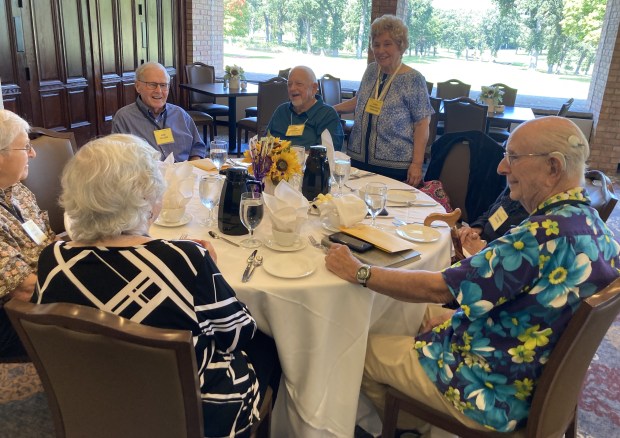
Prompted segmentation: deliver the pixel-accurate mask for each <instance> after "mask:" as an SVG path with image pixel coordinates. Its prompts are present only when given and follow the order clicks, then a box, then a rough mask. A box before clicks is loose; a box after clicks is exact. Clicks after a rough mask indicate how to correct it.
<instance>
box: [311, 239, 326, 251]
mask: <svg viewBox="0 0 620 438" xmlns="http://www.w3.org/2000/svg"><path fill="white" fill-rule="evenodd" d="M308 240H309V241H310V243H311V244H312V246H314V247H315V248H318V249H320V250H321V251H323V252H327V247H326V246H325V245H323V244H321V243H320V242H317V240H316V239H315V238H314V236H308Z"/></svg>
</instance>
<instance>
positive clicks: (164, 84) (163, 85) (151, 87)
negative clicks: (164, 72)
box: [138, 79, 170, 90]
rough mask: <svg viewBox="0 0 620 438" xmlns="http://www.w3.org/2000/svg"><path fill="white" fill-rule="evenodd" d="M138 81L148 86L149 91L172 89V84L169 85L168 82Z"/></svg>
mask: <svg viewBox="0 0 620 438" xmlns="http://www.w3.org/2000/svg"><path fill="white" fill-rule="evenodd" d="M138 81H139V82H142V83H143V84H146V88H147V90H157V87H159V88H161V89H162V90H167V89H168V88H170V84H168V83H167V82H146V81H141V80H140V79H138Z"/></svg>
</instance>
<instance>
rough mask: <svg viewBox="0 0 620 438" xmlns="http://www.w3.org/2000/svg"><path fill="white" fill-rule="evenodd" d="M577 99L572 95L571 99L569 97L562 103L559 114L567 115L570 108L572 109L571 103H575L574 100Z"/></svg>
mask: <svg viewBox="0 0 620 438" xmlns="http://www.w3.org/2000/svg"><path fill="white" fill-rule="evenodd" d="M574 101H575V99H573V98H572V97H571V98H570V99H568V100H567V101H566V102H564V103H563V104H562V106H561V107H560V110H559V111H558V114H557V115H558V116H559V117H566V114H568V110H569V109H570V107H571V105H572V104H573V102H574Z"/></svg>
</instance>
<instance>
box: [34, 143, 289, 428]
mask: <svg viewBox="0 0 620 438" xmlns="http://www.w3.org/2000/svg"><path fill="white" fill-rule="evenodd" d="M159 156H160V154H159V152H157V151H156V150H155V149H153V148H152V147H151V146H150V145H149V144H148V143H146V141H144V140H142V139H141V138H139V137H136V136H133V135H129V134H113V135H109V136H107V137H102V138H99V139H96V140H93V141H91V142H89V143H88V144H86V145H85V146H83V147H82V148H81V149H80V150H79V151H78V153H77V154H76V155H75V157H74V158H73V159H72V160H71V161H70V162H69V163H68V164H67V166H66V167H65V170H64V172H63V176H62V180H61V181H62V195H61V199H60V201H61V205H62V206H63V207H64V209H65V214H66V217H67V225H68V226H67V233H68V234H69V236H70V237H71V238H72V239H73V240H72V241H70V242H64V241H60V242H56V243H55V244H52V245H49V246H48V247H47V248H45V249H44V250H43V252H42V253H41V255H40V257H39V265H38V266H39V271H38V279H37V290H36V291H35V294H34V297H33V301H35V302H37V303H41V304H45V303H53V302H69V303H75V304H81V305H86V306H91V307H95V308H100V309H102V310H106V311H110V312H113V313H115V314H117V315H119V316H122V317H125V318H128V319H130V320H132V321H135V322H139V323H142V324H146V325H151V326H154V327H163V328H170V329H177V330H190V331H191V332H192V335H193V338H194V339H193V343H194V348H195V351H196V361H197V366H198V374H199V380H200V384H201V388H200V390H201V400H202V409H203V415H204V420H205V421H204V428H205V429H204V433H205V436H233V435H234V436H236V437H248V436H249V435H250V429H251V425H252V424H253V423H254V422H256V421H257V419H258V415H259V411H258V408H259V406H260V401H261V399H262V396H263V395H264V393H265V391H266V388H267V386H268V385H269V384H271V385H272V387H274V394H275V393H276V390H277V382H279V378H280V366H279V361H278V359H277V351H276V348H275V343H274V342H273V340H272V339H271V338H269V337H268V336H266V335H264V334H262V333H260V332H258V331H257V328H256V322H255V321H254V319H253V318H252V316H251V315H250V313H249V311H248V309H247V307H246V306H245V305H244V304H243V303H241V302H240V301H239V300H238V299H237V297H236V295H235V292H234V291H233V289H232V288H231V287H230V285H229V284H228V283H227V282H226V280H225V279H224V278H223V276H222V274H221V273H220V272H219V270H218V268H217V266H216V261H217V258H216V254H215V251H214V249H213V247H212V246H211V244H210V243H209V242H206V241H202V240H194V241H190V240H165V239H154V238H151V237H150V236H149V235H148V234H147V232H148V229H149V227H150V226H151V224H152V222H153V221H154V220H155V219H156V218H157V216H158V214H159V212H160V210H161V206H162V197H163V194H164V191H165V180H164V178H163V176H162V174H161V171H160V166H159V165H160V162H159ZM102 278H105V281H102ZM259 392H260V396H259ZM214 419H216V420H214Z"/></svg>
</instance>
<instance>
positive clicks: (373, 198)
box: [364, 182, 387, 228]
mask: <svg viewBox="0 0 620 438" xmlns="http://www.w3.org/2000/svg"><path fill="white" fill-rule="evenodd" d="M364 202H366V206H367V207H368V211H369V213H370V216H371V217H372V223H371V224H370V225H371V226H372V227H375V228H380V227H378V226H377V224H376V222H375V219H376V218H377V215H378V214H379V212H380V211H381V210H383V209H384V208H385V203H386V202H387V186H386V185H385V184H383V183H377V182H372V183H368V184H366V186H365V187H364Z"/></svg>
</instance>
